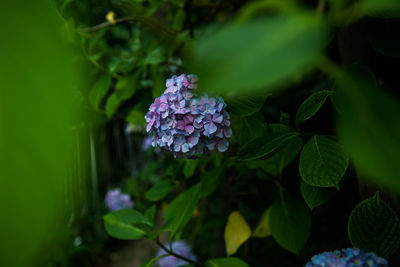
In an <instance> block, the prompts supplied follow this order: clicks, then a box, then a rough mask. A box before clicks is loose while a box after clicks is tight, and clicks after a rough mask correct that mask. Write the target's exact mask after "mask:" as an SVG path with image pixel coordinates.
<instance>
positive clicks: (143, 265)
mask: <svg viewBox="0 0 400 267" xmlns="http://www.w3.org/2000/svg"><path fill="white" fill-rule="evenodd" d="M167 256H169V255H168V254H164V255H161V256H158V257H155V258H152V259H150V260H149V261H148V262H146V263H143V264H142V265H141V266H140V267H151V266H153V263H154V262H156V261H158V260H159V259H161V258H164V257H167Z"/></svg>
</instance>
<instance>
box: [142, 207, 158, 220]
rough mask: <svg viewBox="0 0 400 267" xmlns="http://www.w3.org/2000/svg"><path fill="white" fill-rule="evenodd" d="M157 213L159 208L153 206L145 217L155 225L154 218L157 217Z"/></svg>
mask: <svg viewBox="0 0 400 267" xmlns="http://www.w3.org/2000/svg"><path fill="white" fill-rule="evenodd" d="M156 212H157V207H156V206H155V205H152V206H150V208H148V209H147V210H146V212H145V213H144V216H145V217H146V218H147V220H149V222H151V223H152V224H154V217H155V215H156Z"/></svg>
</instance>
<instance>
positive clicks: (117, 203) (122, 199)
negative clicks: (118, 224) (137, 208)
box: [104, 188, 133, 211]
mask: <svg viewBox="0 0 400 267" xmlns="http://www.w3.org/2000/svg"><path fill="white" fill-rule="evenodd" d="M104 202H105V204H106V206H107V208H108V209H109V210H110V211H115V210H119V209H125V208H132V207H133V202H132V200H131V197H130V196H129V195H127V194H122V193H121V190H120V189H119V188H115V189H112V190H110V191H108V192H107V194H106V197H105V200H104Z"/></svg>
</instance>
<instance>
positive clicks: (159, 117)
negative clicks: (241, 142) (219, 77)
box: [145, 74, 232, 157]
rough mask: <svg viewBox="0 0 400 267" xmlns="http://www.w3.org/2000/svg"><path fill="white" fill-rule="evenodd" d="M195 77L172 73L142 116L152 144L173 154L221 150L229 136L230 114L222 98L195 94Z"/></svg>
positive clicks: (182, 155)
mask: <svg viewBox="0 0 400 267" xmlns="http://www.w3.org/2000/svg"><path fill="white" fill-rule="evenodd" d="M196 82H197V77H196V76H194V75H192V74H189V75H185V74H182V75H180V76H172V78H171V79H168V80H167V82H166V86H167V89H166V90H165V91H164V93H163V94H162V95H161V96H160V97H158V98H156V100H155V101H154V103H153V104H151V105H150V108H149V112H148V113H147V114H146V116H145V119H146V122H147V128H146V131H147V132H150V133H151V134H152V145H153V146H154V147H156V146H159V147H163V148H165V149H167V150H169V151H170V152H172V153H173V154H174V156H175V157H190V156H193V155H194V154H204V153H206V152H208V151H211V150H213V149H214V148H217V149H218V150H219V151H220V152H224V151H226V150H227V149H228V147H229V142H228V140H227V138H229V137H231V135H232V130H231V128H230V117H229V114H228V112H226V103H225V102H224V100H223V99H222V98H221V97H210V96H207V95H204V96H196V94H195V89H196V88H197V84H196Z"/></svg>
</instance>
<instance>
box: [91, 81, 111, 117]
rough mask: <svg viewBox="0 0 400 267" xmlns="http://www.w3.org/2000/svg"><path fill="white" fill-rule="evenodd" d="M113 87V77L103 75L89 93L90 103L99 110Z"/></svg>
mask: <svg viewBox="0 0 400 267" xmlns="http://www.w3.org/2000/svg"><path fill="white" fill-rule="evenodd" d="M110 86H111V77H110V76H108V75H103V76H101V77H100V78H99V80H97V81H96V82H95V84H94V85H93V86H92V88H91V89H90V92H89V102H90V104H91V105H92V106H93V107H94V108H95V109H96V110H97V109H99V107H100V104H101V101H102V100H103V98H104V97H105V96H106V94H107V92H108V90H110Z"/></svg>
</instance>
